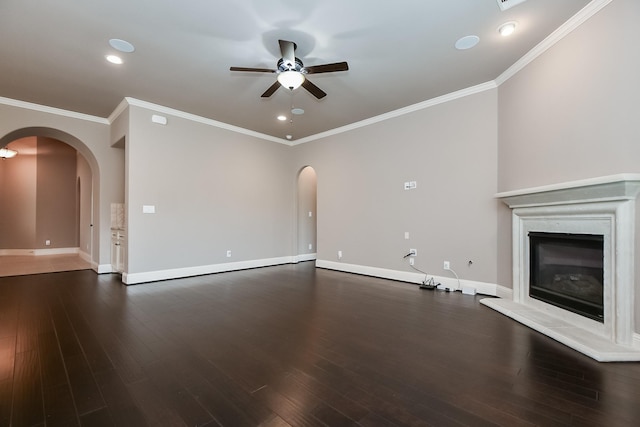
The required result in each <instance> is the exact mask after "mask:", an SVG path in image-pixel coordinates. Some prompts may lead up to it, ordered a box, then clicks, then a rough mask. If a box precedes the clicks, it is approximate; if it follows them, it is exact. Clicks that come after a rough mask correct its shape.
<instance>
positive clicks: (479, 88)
mask: <svg viewBox="0 0 640 427" xmlns="http://www.w3.org/2000/svg"><path fill="white" fill-rule="evenodd" d="M497 87H498V86H497V85H496V83H495V82H494V81H489V82H486V83H482V84H479V85H476V86H472V87H468V88H465V89H461V90H458V91H455V92H451V93H447V94H445V95H442V96H438V97H436V98H432V99H428V100H426V101H422V102H418V103H417V104H413V105H409V106H407V107H404V108H399V109H397V110H393V111H390V112H388V113H384V114H380V115H379V116H374V117H370V118H368V119H365V120H361V121H359V122H355V123H350V124H348V125H345V126H341V127H338V128H335V129H330V130H328V131H326V132H320V133H317V134H315V135H310V136H307V137H305V138H300V139H298V140H296V141H293V142H292V143H291V145H300V144H304V143H307V142H311V141H315V140H317V139H322V138H327V137H329V136H333V135H338V134H341V133H344V132H349V131H352V130H355V129H358V128H362V127H365V126H369V125H372V124H375V123H379V122H382V121H385V120H389V119H393V118H396V117H400V116H404V115H405V114H410V113H413V112H416V111H420V110H424V109H426V108H429V107H434V106H436V105H439V104H444V103H445V102H450V101H454V100H456V99H459V98H464V97H465V96H469V95H475V94H477V93H481V92H485V91H487V90H491V89H495V88H497Z"/></svg>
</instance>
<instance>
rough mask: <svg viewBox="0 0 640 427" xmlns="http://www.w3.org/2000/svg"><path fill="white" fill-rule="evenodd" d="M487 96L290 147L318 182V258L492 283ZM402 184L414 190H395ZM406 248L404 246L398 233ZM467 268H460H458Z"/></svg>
mask: <svg viewBox="0 0 640 427" xmlns="http://www.w3.org/2000/svg"><path fill="white" fill-rule="evenodd" d="M496 114H497V91H496V90H488V91H485V92H482V93H479V94H475V95H471V96H467V97H465V98H461V99H457V100H455V101H452V102H448V103H445V104H440V105H437V106H435V107H431V108H427V109H423V110H420V111H416V112H413V113H411V114H407V115H404V116H401V117H397V118H393V119H389V120H386V121H383V122H379V123H377V124H373V125H370V126H367V127H363V128H359V129H355V130H351V131H349V132H346V133H341V134H338V135H335V136H331V137H327V138H325V139H322V140H317V141H314V142H309V143H306V144H302V145H299V146H296V147H294V151H295V161H294V164H293V168H292V173H295V171H296V170H299V168H300V167H302V166H304V165H311V166H312V167H313V168H314V169H315V171H316V173H317V176H318V178H317V179H318V249H317V252H318V259H319V260H327V261H335V262H337V261H338V259H337V252H338V250H341V251H342V252H343V258H342V260H340V262H343V263H347V264H356V265H363V266H371V267H378V268H385V269H392V270H400V271H403V270H404V271H413V270H411V269H410V267H409V266H408V261H407V260H406V259H403V256H404V255H405V254H406V253H407V252H408V249H409V248H415V249H417V250H418V256H417V258H416V267H419V268H421V269H423V270H425V271H426V272H428V273H429V274H435V275H447V274H449V273H447V272H445V271H443V269H442V263H443V261H445V260H447V261H450V262H451V267H452V268H453V269H454V270H455V271H456V272H457V273H458V275H459V276H460V278H464V279H468V280H475V281H482V282H489V283H495V281H496V264H497V261H496V234H497V230H496V226H497V222H496V211H497V207H498V203H497V202H496V201H495V200H494V199H493V195H494V194H495V192H496V184H497V115H496ZM405 181H417V189H415V190H408V191H405V190H404V189H403V183H404V182H405ZM405 232H409V236H410V239H409V240H405V238H404V233H405ZM469 260H472V261H473V265H472V266H471V267H468V263H467V262H468V261H469Z"/></svg>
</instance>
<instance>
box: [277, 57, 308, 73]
mask: <svg viewBox="0 0 640 427" xmlns="http://www.w3.org/2000/svg"><path fill="white" fill-rule="evenodd" d="M284 71H297V72H299V73H304V64H303V63H302V61H301V60H300V58H296V60H295V64H291V63H290V62H289V61H285V60H284V58H280V59H279V60H278V72H280V73H282V72H284Z"/></svg>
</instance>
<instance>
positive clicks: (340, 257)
mask: <svg viewBox="0 0 640 427" xmlns="http://www.w3.org/2000/svg"><path fill="white" fill-rule="evenodd" d="M338 259H342V251H338Z"/></svg>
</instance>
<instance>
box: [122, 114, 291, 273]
mask: <svg viewBox="0 0 640 427" xmlns="http://www.w3.org/2000/svg"><path fill="white" fill-rule="evenodd" d="M153 113H154V112H153V111H150V110H147V109H145V108H141V107H137V106H130V107H129V132H128V139H127V142H126V153H127V168H128V169H127V182H126V186H127V200H126V205H127V206H126V208H127V217H128V253H129V257H128V263H127V272H128V273H129V274H131V273H140V272H149V271H159V270H168V269H176V268H185V267H194V266H206V265H212V264H220V263H228V262H235V261H246V260H259V259H268V258H274V257H283V256H291V255H292V254H293V250H294V247H293V229H292V226H291V224H293V223H294V209H293V207H294V194H295V182H296V173H295V172H294V173H290V172H289V170H288V168H287V165H289V164H290V163H291V161H290V158H291V148H290V147H288V146H286V145H283V144H278V143H273V142H267V141H264V140H261V139H257V138H254V137H251V136H247V135H243V134H239V133H236V132H231V131H228V130H224V129H220V128H217V127H214V126H210V125H207V124H202V123H198V122H195V121H190V120H186V119H183V118H179V117H173V116H168V124H167V125H166V126H162V125H158V124H154V123H152V122H151V116H152V114H153ZM163 115H164V114H163ZM143 205H153V206H155V209H156V213H155V214H144V213H143V212H142V207H143ZM227 250H231V251H232V256H231V258H227V257H226V251H227Z"/></svg>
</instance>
